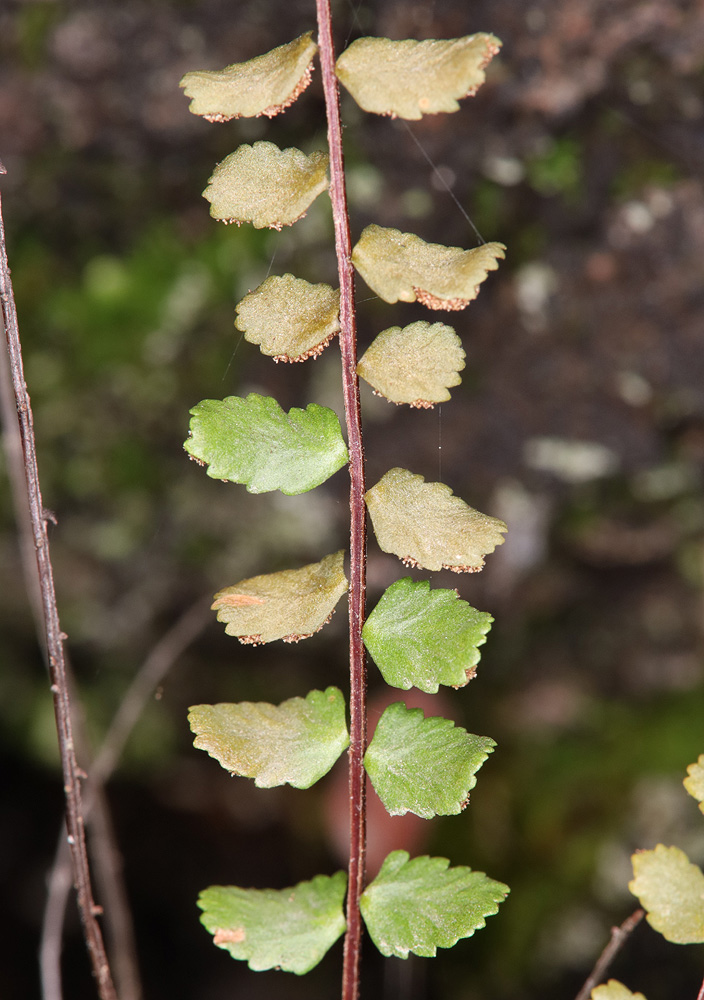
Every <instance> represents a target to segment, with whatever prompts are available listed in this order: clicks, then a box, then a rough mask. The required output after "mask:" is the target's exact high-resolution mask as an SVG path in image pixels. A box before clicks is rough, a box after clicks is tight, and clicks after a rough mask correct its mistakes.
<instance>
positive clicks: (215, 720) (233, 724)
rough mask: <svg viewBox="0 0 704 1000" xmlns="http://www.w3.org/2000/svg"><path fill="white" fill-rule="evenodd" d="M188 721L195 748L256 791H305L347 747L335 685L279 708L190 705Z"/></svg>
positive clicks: (340, 698) (342, 701) (245, 703)
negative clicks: (287, 788)
mask: <svg viewBox="0 0 704 1000" xmlns="http://www.w3.org/2000/svg"><path fill="white" fill-rule="evenodd" d="M188 722H189V724H190V727H191V729H192V730H193V732H194V733H195V734H196V739H195V740H194V741H193V745H194V746H195V747H197V748H198V749H199V750H205V751H207V753H209V754H210V756H211V757H214V758H215V760H217V761H218V762H219V763H220V764H222V766H223V767H224V768H225V770H226V771H229V772H230V774H240V775H242V777H244V778H254V784H255V785H256V786H257V787H258V788H273V787H274V786H276V785H287V784H288V785H292V786H293V787H294V788H310V786H311V785H314V784H315V782H316V781H318V780H319V779H320V778H322V776H323V775H324V774H327V773H328V771H329V770H330V768H331V767H332V766H333V764H334V763H335V761H336V760H337V758H338V757H339V756H340V754H341V753H342V751H343V750H345V749H346V748H347V747H348V746H349V736H348V733H347V723H346V721H345V699H344V698H343V696H342V692H341V691H339V690H338V689H337V688H335V687H329V688H327V690H325V691H309V692H308V694H307V695H306V697H305V698H289V699H288V701H284V702H282V703H281V705H270V704H269V703H268V702H263V701H261V702H250V701H243V702H239V703H238V704H234V705H233V704H220V705H194V706H192V707H191V708H190V709H189V710H188Z"/></svg>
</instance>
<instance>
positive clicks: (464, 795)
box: [364, 702, 496, 819]
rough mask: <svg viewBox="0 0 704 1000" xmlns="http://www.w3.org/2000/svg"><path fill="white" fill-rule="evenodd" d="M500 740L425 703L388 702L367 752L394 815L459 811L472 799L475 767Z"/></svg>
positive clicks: (367, 767)
mask: <svg viewBox="0 0 704 1000" xmlns="http://www.w3.org/2000/svg"><path fill="white" fill-rule="evenodd" d="M495 746H496V744H495V743H494V741H493V740H490V739H488V737H486V736H474V735H472V734H471V733H468V732H467V731H466V730H465V729H462V728H460V727H459V726H455V724H454V723H453V722H452V721H451V720H450V719H443V718H441V717H439V716H431V717H430V718H427V719H426V718H424V717H423V711H422V709H420V708H410V709H409V708H406V706H405V705H404V704H402V703H401V702H396V703H395V704H393V705H389V707H388V708H387V709H386V711H385V712H384V714H383V715H382V716H381V718H380V719H379V722H378V723H377V726H376V730H375V732H374V737H373V739H372V741H371V743H370V744H369V747H368V748H367V752H366V754H365V756H364V767H365V770H366V772H367V774H368V775H369V778H370V779H371V783H372V785H373V786H374V790H375V792H376V793H377V795H378V796H379V798H380V799H381V801H382V802H383V803H384V806H385V807H386V810H387V812H389V813H390V814H391V815H392V816H402V815H404V813H407V812H412V813H415V814H416V816H421V817H422V818H423V819H432V817H433V816H456V815H457V814H458V813H461V812H462V810H463V809H464V807H465V806H466V805H467V803H468V801H469V793H470V791H471V790H472V788H474V786H475V785H476V783H477V779H476V777H475V775H476V772H477V771H478V770H479V768H480V767H481V766H482V764H483V763H484V761H485V760H486V759H487V757H488V756H489V754H490V753H491V751H492V750H493V749H494V747H495Z"/></svg>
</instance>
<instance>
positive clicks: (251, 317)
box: [235, 274, 340, 361]
mask: <svg viewBox="0 0 704 1000" xmlns="http://www.w3.org/2000/svg"><path fill="white" fill-rule="evenodd" d="M235 311H236V314H237V318H236V320H235V327H236V328H237V329H238V330H240V331H241V332H242V333H244V336H245V340H248V341H249V342H250V343H251V344H258V345H259V349H260V351H261V352H262V354H266V355H267V356H268V357H271V358H273V359H274V361H306V360H307V359H308V358H316V357H317V356H318V355H319V354H320V353H321V352H322V351H323V350H324V349H325V348H326V347H327V345H328V344H329V343H330V341H331V340H332V338H333V337H334V336H335V335H336V334H337V333H339V331H340V290H339V288H337V289H336V288H331V286H330V285H326V284H317V285H313V284H311V283H310V282H309V281H305V280H304V279H303V278H295V277H294V276H293V275H292V274H283V275H272V276H271V277H270V278H267V279H266V280H265V281H263V282H262V283H261V285H259V287H258V288H255V289H254V291H253V292H250V293H249V294H248V295H245V297H244V298H243V299H242V300H241V301H240V302H239V303H238V305H237V307H236V310H235Z"/></svg>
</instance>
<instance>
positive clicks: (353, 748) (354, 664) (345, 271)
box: [316, 0, 367, 1000]
mask: <svg viewBox="0 0 704 1000" xmlns="http://www.w3.org/2000/svg"><path fill="white" fill-rule="evenodd" d="M316 7H317V13H318V46H319V49H320V66H321V72H322V78H323V89H324V92H325V108H326V113H327V121H328V145H329V148H330V200H331V201H332V214H333V222H334V226H335V249H336V252H337V267H338V273H339V278H340V351H341V354H342V386H343V393H344V399H345V419H346V423H347V441H348V447H349V453H350V465H349V469H350V589H349V625H350V749H349V790H350V860H349V878H348V888H347V934H346V935H345V951H344V960H343V972H342V1000H356V998H357V996H358V994H359V960H360V950H361V939H362V921H361V916H360V912H359V897H360V895H361V894H362V889H363V888H364V859H365V850H366V803H365V772H364V766H363V757H364V751H365V749H366V741H367V711H366V688H367V678H366V664H365V657H364V646H363V644H362V626H363V624H364V600H365V590H366V510H365V506H364V444H363V441H362V417H361V411H360V405H359V379H358V378H357V324H356V317H355V302H354V272H353V270H352V261H351V256H352V242H351V239H350V225H349V213H348V210H347V192H346V189H345V166H344V157H343V152H342V127H341V124H340V94H339V88H338V83H337V77H336V75H335V45H334V42H333V36H332V16H331V13H330V0H316Z"/></svg>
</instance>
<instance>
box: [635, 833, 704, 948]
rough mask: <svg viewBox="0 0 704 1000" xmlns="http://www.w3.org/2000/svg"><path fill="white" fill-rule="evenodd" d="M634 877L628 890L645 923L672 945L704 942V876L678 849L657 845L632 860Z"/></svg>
mask: <svg viewBox="0 0 704 1000" xmlns="http://www.w3.org/2000/svg"><path fill="white" fill-rule="evenodd" d="M631 861H632V862H633V874H634V876H635V878H634V879H633V881H632V882H629V883H628V888H629V889H630V890H631V892H632V893H633V895H634V896H637V897H638V899H639V900H640V904H641V906H642V907H643V909H644V910H645V911H646V920H647V921H648V923H649V924H650V926H651V927H653V928H654V929H655V930H656V931H659V932H660V934H662V936H663V937H664V938H665V939H666V940H667V941H671V942H672V943H673V944H697V943H701V942H703V941H704V873H702V871H701V869H700V868H699V867H698V866H697V865H695V864H692V863H691V862H690V860H689V858H688V857H687V855H686V854H685V853H684V851H681V850H680V849H679V848H678V847H664V846H663V845H662V844H658V845H657V847H656V848H655V850H654V851H638V852H637V853H636V854H634V855H633V856H632V858H631Z"/></svg>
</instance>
